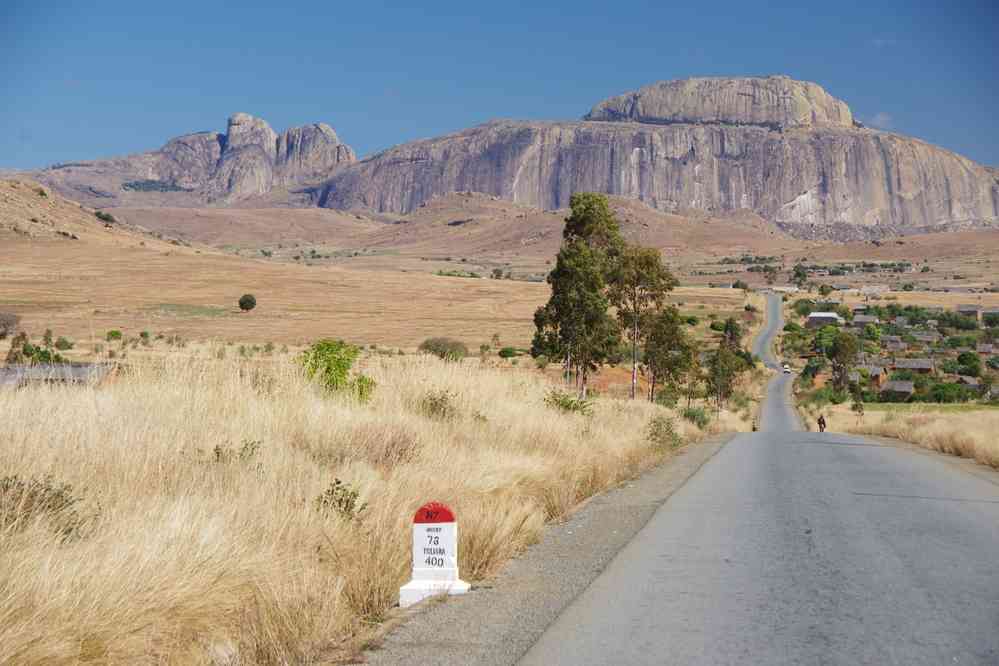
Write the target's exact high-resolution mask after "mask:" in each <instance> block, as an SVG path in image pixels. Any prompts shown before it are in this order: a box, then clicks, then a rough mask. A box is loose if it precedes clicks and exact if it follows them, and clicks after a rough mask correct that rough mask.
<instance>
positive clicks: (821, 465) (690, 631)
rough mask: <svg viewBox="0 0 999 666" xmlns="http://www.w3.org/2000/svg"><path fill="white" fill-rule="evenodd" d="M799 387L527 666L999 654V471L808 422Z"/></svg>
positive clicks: (773, 319)
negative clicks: (804, 427)
mask: <svg viewBox="0 0 999 666" xmlns="http://www.w3.org/2000/svg"><path fill="white" fill-rule="evenodd" d="M779 305H780V304H779V300H778V299H777V297H771V300H770V302H769V303H768V308H769V314H770V317H769V318H768V320H769V322H770V324H769V326H768V329H767V331H766V332H765V334H764V335H762V336H761V339H760V340H759V344H758V346H757V348H756V349H755V350H754V351H755V352H756V353H758V354H760V356H761V357H763V358H764V359H765V361H766V362H767V363H768V364H769V365H771V366H774V365H776V362H777V359H775V358H774V357H773V355H772V354H771V353H770V352H769V345H770V341H771V337H772V335H773V333H774V332H775V331H776V330H778V329H779V328H780V326H781V321H780V317H779ZM774 315H777V316H774ZM789 381H790V380H789V376H788V375H784V374H780V375H778V376H777V377H776V378H775V380H774V381H773V382H772V383H771V385H770V388H769V394H768V396H769V397H768V400H767V403H766V405H765V408H764V410H763V417H762V423H761V427H762V431H761V432H757V433H752V434H744V435H739V436H738V437H735V438H734V439H732V440H731V441H730V442H729V443H728V444H727V445H726V446H725V447H724V448H722V449H721V450H720V451H719V452H718V453H717V455H715V456H714V457H713V458H712V459H711V460H709V461H708V462H707V463H706V464H704V466H703V467H701V468H700V470H699V471H698V472H697V473H696V474H695V475H694V476H693V477H691V478H690V480H689V481H688V482H687V483H686V484H685V485H684V486H683V487H682V488H680V489H679V490H677V491H676V493H674V494H673V496H672V497H671V498H670V499H669V500H668V501H667V502H666V503H665V504H663V505H662V506H661V507H660V508H659V509H658V511H657V512H656V513H655V514H654V515H653V517H652V518H651V520H650V521H649V522H648V523H647V524H646V526H645V527H644V528H643V529H642V530H641V531H640V532H639V533H638V535H637V536H636V537H635V538H634V539H633V540H632V541H631V542H630V543H629V544H628V545H627V546H625V548H624V549H623V550H621V551H620V552H619V553H618V554H617V556H616V557H615V558H614V559H613V560H612V561H611V562H610V564H609V565H608V566H607V568H606V569H605V570H604V571H603V573H602V574H601V575H600V576H599V577H598V578H597V579H596V580H595V581H594V582H593V583H592V584H591V585H590V586H589V587H588V588H587V589H586V590H585V591H584V592H583V593H582V594H580V595H579V596H578V597H576V599H575V600H574V601H573V602H572V603H571V604H570V605H569V606H568V607H567V608H566V610H565V611H563V612H562V613H561V614H560V615H559V617H558V618H557V619H556V620H555V621H554V622H553V623H552V624H551V625H549V627H548V629H547V630H546V631H545V632H544V633H543V634H542V636H541V638H540V639H539V640H538V641H537V642H536V643H535V644H534V645H533V647H531V648H530V649H529V650H528V652H527V653H526V654H525V655H524V657H523V659H522V661H521V663H522V664H546V665H550V664H573V665H577V664H579V665H583V664H879V665H880V664H905V665H914V664H934V665H938V664H989V665H991V666H995V665H996V664H999V475H996V474H994V473H992V472H990V471H987V470H985V469H984V468H976V467H975V466H974V465H973V464H971V463H967V462H961V461H956V460H954V459H948V458H946V457H944V456H939V455H935V454H928V453H922V452H919V451H916V450H913V449H909V448H906V447H899V446H892V445H887V444H881V443H878V442H875V441H872V440H867V439H864V438H859V437H852V436H846V435H842V434H838V433H825V434H819V433H811V432H802V431H801V430H800V426H799V422H798V420H797V418H796V416H795V414H794V411H793V409H792V408H791V407H790V405H789V404H788V400H787V396H788V388H789V386H788V384H789Z"/></svg>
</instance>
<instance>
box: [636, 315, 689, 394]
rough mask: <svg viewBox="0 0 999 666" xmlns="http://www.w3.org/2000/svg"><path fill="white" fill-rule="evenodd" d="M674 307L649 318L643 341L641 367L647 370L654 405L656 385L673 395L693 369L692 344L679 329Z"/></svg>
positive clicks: (677, 316)
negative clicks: (643, 362) (643, 348)
mask: <svg viewBox="0 0 999 666" xmlns="http://www.w3.org/2000/svg"><path fill="white" fill-rule="evenodd" d="M683 326H684V321H683V319H682V318H681V317H680V314H679V312H677V310H676V308H675V307H672V306H670V307H668V308H665V309H664V310H663V311H662V312H660V313H658V314H656V315H655V316H653V317H652V321H651V322H650V324H649V333H648V336H647V337H646V339H645V365H646V367H647V368H648V369H649V401H651V402H655V399H656V386H657V385H662V386H663V387H664V388H666V389H669V390H670V391H671V392H674V393H675V392H677V391H678V389H679V386H680V384H681V383H682V382H683V380H684V378H685V377H686V376H687V374H688V373H690V371H691V370H692V369H693V367H694V357H695V350H694V344H693V342H691V340H690V337H689V336H688V335H687V332H686V331H685V330H684V328H683Z"/></svg>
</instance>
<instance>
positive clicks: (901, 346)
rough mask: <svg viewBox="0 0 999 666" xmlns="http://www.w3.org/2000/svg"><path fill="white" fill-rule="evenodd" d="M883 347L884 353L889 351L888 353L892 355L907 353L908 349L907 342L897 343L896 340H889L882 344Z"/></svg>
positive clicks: (899, 341)
mask: <svg viewBox="0 0 999 666" xmlns="http://www.w3.org/2000/svg"><path fill="white" fill-rule="evenodd" d="M883 346H884V348H885V350H886V351H889V352H892V353H896V354H897V353H898V352H904V351H907V350H908V349H909V343H908V342H902V341H901V340H897V341H896V340H891V341H889V342H886V343H884V345H883Z"/></svg>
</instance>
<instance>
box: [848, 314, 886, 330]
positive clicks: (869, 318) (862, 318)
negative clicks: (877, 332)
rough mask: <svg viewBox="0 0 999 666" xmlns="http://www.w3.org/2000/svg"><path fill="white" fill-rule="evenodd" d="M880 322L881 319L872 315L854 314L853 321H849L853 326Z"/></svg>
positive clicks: (858, 326) (860, 326) (861, 326)
mask: <svg viewBox="0 0 999 666" xmlns="http://www.w3.org/2000/svg"><path fill="white" fill-rule="evenodd" d="M880 323H881V320H880V319H878V318H877V317H875V316H874V315H865V314H855V315H853V322H852V323H851V326H853V327H854V328H864V327H865V326H867V325H868V324H870V325H872V326H877V325H879V324H880Z"/></svg>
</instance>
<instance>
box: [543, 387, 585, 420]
mask: <svg viewBox="0 0 999 666" xmlns="http://www.w3.org/2000/svg"><path fill="white" fill-rule="evenodd" d="M545 404H546V405H548V406H549V407H551V408H552V409H557V410H559V411H560V412H565V413H568V414H582V415H583V416H587V415H589V414H590V411H591V410H592V408H593V403H592V402H591V401H590V400H587V399H586V398H580V397H577V396H575V395H573V394H571V393H566V392H565V391H560V390H559V389H552V390H551V391H549V392H548V395H546V396H545Z"/></svg>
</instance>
